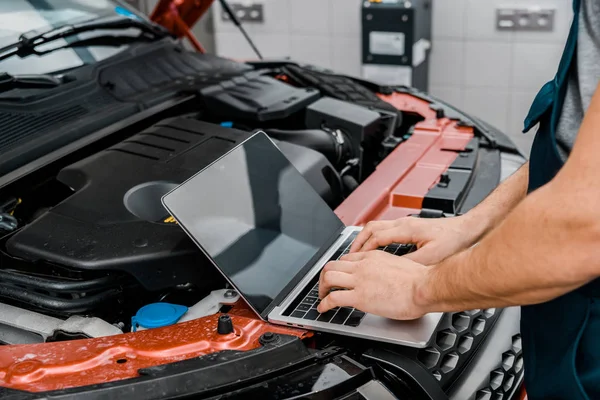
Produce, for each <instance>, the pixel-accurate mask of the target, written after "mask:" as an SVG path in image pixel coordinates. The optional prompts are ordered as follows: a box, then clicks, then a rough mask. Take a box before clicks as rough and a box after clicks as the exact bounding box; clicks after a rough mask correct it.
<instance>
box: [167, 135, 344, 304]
mask: <svg viewBox="0 0 600 400" xmlns="http://www.w3.org/2000/svg"><path fill="white" fill-rule="evenodd" d="M164 203H165V205H166V206H167V208H169V209H170V211H171V212H172V213H173V215H174V217H175V218H176V219H177V220H178V221H179V222H180V223H181V225H182V226H183V227H184V229H185V230H186V231H187V232H188V234H189V235H190V236H192V237H193V238H194V240H195V241H196V242H197V244H198V245H199V246H200V247H202V248H203V249H204V251H205V252H206V253H207V254H208V255H209V256H210V257H211V258H212V259H213V261H214V262H215V264H217V266H218V268H219V269H220V270H221V272H222V273H223V275H225V276H226V277H227V278H228V279H229V280H230V281H231V282H232V283H233V284H234V285H235V286H236V288H237V289H238V290H239V291H240V292H241V293H240V294H242V295H243V296H244V298H245V299H246V300H247V301H248V302H249V303H250V305H251V306H252V307H253V308H254V309H255V310H256V311H257V312H258V313H259V314H262V312H263V311H264V310H265V309H266V308H267V307H268V306H269V305H270V304H271V303H272V302H273V300H274V299H275V298H276V297H277V295H278V294H280V293H281V292H282V291H283V289H284V288H286V286H287V285H288V284H289V283H290V282H291V281H292V279H293V278H294V277H295V276H296V275H297V274H298V273H299V272H300V271H301V270H302V268H303V267H304V266H306V265H307V263H308V262H310V261H311V259H313V258H314V257H315V255H316V254H317V252H319V250H321V249H322V248H323V247H324V246H329V245H330V244H331V240H332V237H333V236H334V235H337V234H339V232H340V230H341V229H342V228H343V223H342V221H341V220H340V219H339V218H338V217H337V216H336V215H335V214H334V213H333V211H332V210H331V209H330V208H329V206H328V205H327V204H326V203H325V202H324V201H323V200H322V199H321V197H320V196H319V195H318V193H317V192H316V191H315V190H314V189H313V188H312V186H310V184H309V183H308V182H307V181H306V180H305V179H304V177H303V176H302V175H301V174H300V173H299V172H298V171H297V170H296V169H295V168H294V167H293V166H292V164H291V163H290V162H289V161H288V159H287V158H286V157H285V156H284V155H283V154H282V153H281V152H280V151H279V149H278V148H277V147H276V146H275V144H274V143H273V142H272V141H271V140H270V139H269V138H268V137H267V136H266V135H265V134H264V133H258V134H256V135H254V136H253V137H251V138H250V139H248V140H247V141H246V142H244V143H243V144H241V145H240V146H238V147H237V148H235V149H234V150H232V151H231V152H230V153H228V154H226V155H225V156H224V157H222V158H221V159H219V160H218V161H216V162H215V163H214V164H212V165H210V166H209V167H207V168H206V169H205V170H203V171H202V172H200V173H199V174H197V175H195V176H194V177H192V178H191V179H190V180H188V181H187V182H185V183H184V184H183V185H181V186H180V187H179V188H177V189H175V190H174V191H173V192H171V193H170V194H168V195H167V196H165V198H164Z"/></svg>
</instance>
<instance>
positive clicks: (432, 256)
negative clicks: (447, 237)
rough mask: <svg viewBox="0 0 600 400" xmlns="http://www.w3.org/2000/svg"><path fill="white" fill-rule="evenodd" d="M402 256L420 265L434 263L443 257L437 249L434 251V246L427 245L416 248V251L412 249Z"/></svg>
mask: <svg viewBox="0 0 600 400" xmlns="http://www.w3.org/2000/svg"><path fill="white" fill-rule="evenodd" d="M403 257H404V258H408V259H409V260H411V261H414V262H416V263H418V264H421V265H434V264H437V263H439V262H441V261H442V260H443V259H444V258H445V257H444V256H443V255H441V254H440V252H439V251H436V249H435V248H433V247H431V246H428V245H425V246H423V247H421V248H420V249H417V251H413V252H412V253H409V254H407V255H405V256H403Z"/></svg>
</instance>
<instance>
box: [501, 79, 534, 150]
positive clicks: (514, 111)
mask: <svg viewBox="0 0 600 400" xmlns="http://www.w3.org/2000/svg"><path fill="white" fill-rule="evenodd" d="M536 95H537V91H534V90H532V91H526V90H518V89H514V90H512V92H511V94H510V108H509V115H508V117H509V122H510V123H509V132H507V133H510V134H511V135H517V136H521V132H522V131H523V123H524V122H523V121H525V117H527V113H528V112H529V109H530V108H531V104H532V103H533V99H534V98H535V96H536ZM532 139H533V138H532Z"/></svg>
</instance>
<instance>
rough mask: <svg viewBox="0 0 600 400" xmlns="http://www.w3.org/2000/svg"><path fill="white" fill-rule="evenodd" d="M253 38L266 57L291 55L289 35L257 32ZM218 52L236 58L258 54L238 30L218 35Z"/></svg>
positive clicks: (248, 57) (246, 57)
mask: <svg viewBox="0 0 600 400" xmlns="http://www.w3.org/2000/svg"><path fill="white" fill-rule="evenodd" d="M252 39H253V41H254V43H255V44H256V46H257V47H258V49H259V50H260V52H261V53H262V55H263V57H264V58H286V57H289V56H290V53H291V52H290V36H289V35H284V34H281V35H268V34H264V33H257V34H254V35H252ZM215 42H216V43H215V47H216V49H217V54H218V55H220V56H222V57H228V58H232V59H236V60H247V59H252V60H255V59H256V54H255V53H254V51H252V48H251V47H250V45H249V44H248V42H246V39H245V38H244V36H242V34H241V33H237V32H232V33H230V32H222V33H219V34H218V35H216V41H215Z"/></svg>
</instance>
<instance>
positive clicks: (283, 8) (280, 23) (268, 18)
mask: <svg viewBox="0 0 600 400" xmlns="http://www.w3.org/2000/svg"><path fill="white" fill-rule="evenodd" d="M254 2H256V3H262V4H263V9H264V14H265V20H264V22H263V23H245V24H244V28H245V29H246V30H247V31H248V33H251V34H254V33H266V34H275V33H278V34H281V33H289V32H290V24H291V19H290V13H289V10H290V0H260V1H254ZM212 8H213V16H214V18H215V31H216V32H235V31H237V30H238V29H237V28H236V27H235V25H234V24H233V23H232V22H231V21H223V20H222V15H221V5H220V4H219V2H218V1H215V2H214V3H213V6H212Z"/></svg>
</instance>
